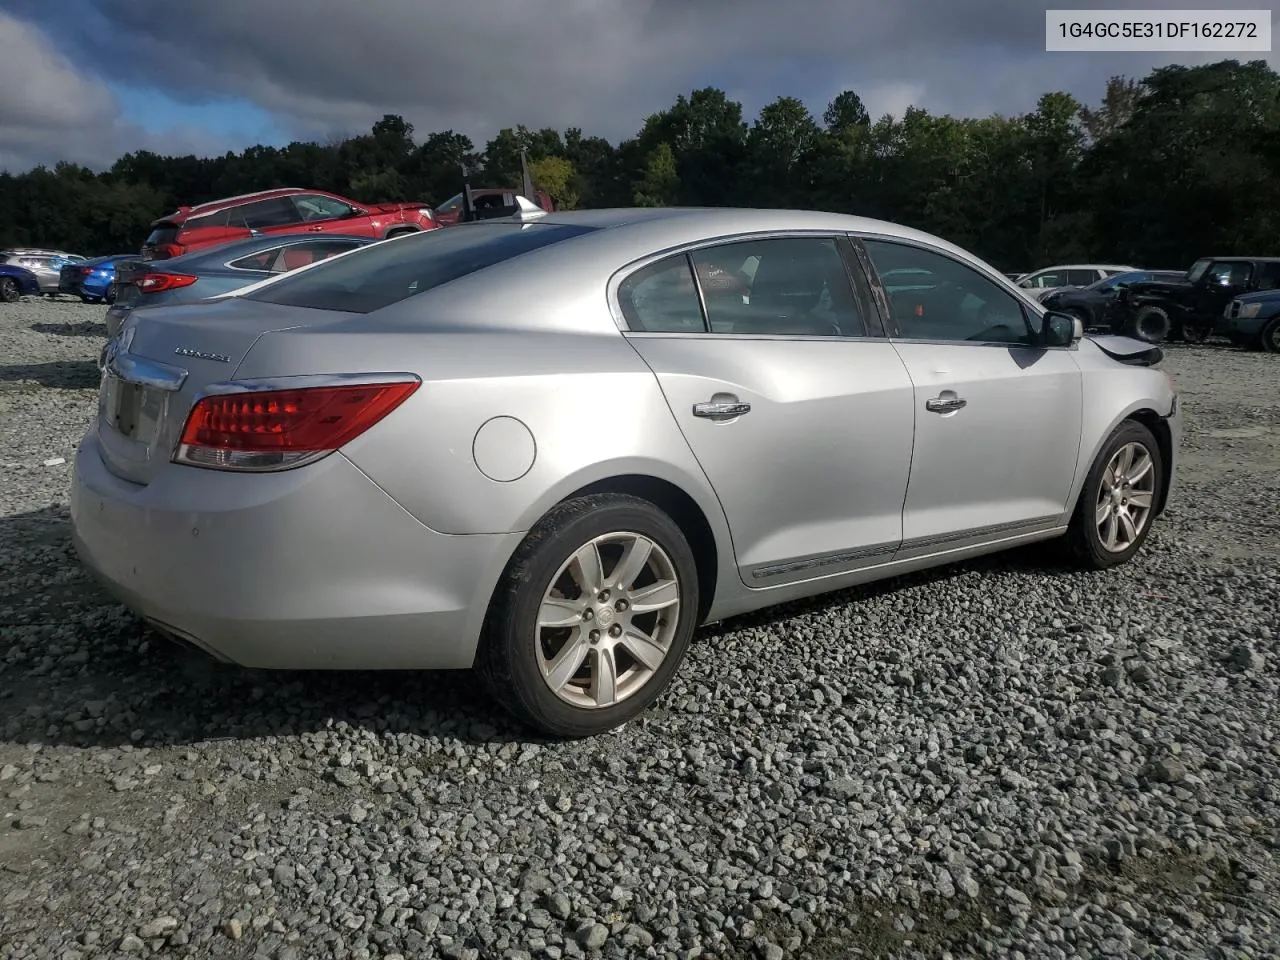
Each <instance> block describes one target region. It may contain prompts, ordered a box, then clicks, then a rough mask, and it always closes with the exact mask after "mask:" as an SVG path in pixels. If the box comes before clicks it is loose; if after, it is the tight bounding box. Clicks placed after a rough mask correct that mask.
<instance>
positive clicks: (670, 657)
mask: <svg viewBox="0 0 1280 960" xmlns="http://www.w3.org/2000/svg"><path fill="white" fill-rule="evenodd" d="M697 620H698V576H697V565H696V563H695V560H694V556H693V551H692V550H691V549H690V547H689V543H688V541H687V540H686V539H685V537H684V534H683V533H682V532H681V531H680V528H679V527H678V526H676V524H675V523H674V522H673V521H672V520H671V518H670V517H668V516H667V515H666V514H665V513H663V512H662V511H661V510H659V509H658V508H657V507H655V506H654V505H653V504H651V503H649V502H648V501H646V500H641V499H639V498H637V497H632V496H626V495H622V494H593V495H590V496H586V497H580V498H578V499H575V500H570V501H566V502H565V503H562V504H560V505H559V506H557V507H555V508H554V509H553V510H552V511H551V512H550V513H549V514H547V516H546V517H544V518H543V519H542V520H541V521H540V522H539V523H538V525H537V526H535V527H534V529H533V530H532V531H530V533H529V535H528V537H526V538H525V540H524V542H523V543H521V545H520V546H519V547H518V548H517V549H516V552H515V555H514V556H513V557H512V558H511V561H510V562H509V563H508V564H507V569H506V571H505V573H504V574H503V578H502V580H501V581H500V583H499V585H498V588H497V590H496V591H495V593H494V597H493V601H492V603H491V604H490V608H489V615H488V617H487V619H486V622H485V630H484V636H483V637H482V639H481V644H480V650H479V653H478V656H477V663H476V665H477V668H478V670H479V673H480V676H481V678H482V679H483V680H484V682H485V685H486V686H487V687H488V689H489V691H490V693H491V694H492V695H493V697H494V699H495V700H497V701H498V702H499V703H500V704H502V705H503V707H505V708H506V709H508V710H509V711H510V712H511V713H513V714H514V715H515V716H516V717H517V718H518V719H520V720H522V721H523V722H525V723H527V724H528V725H530V726H531V727H534V728H536V729H538V730H539V731H541V732H543V733H545V734H549V735H551V736H553V737H565V738H577V737H587V736H593V735H596V734H601V733H605V732H607V731H609V730H612V729H614V728H615V727H618V726H620V725H621V724H623V723H626V722H627V721H628V720H630V719H632V718H633V717H635V716H636V715H637V714H639V713H641V712H642V711H643V710H644V709H645V708H646V707H647V706H649V704H650V703H652V702H653V700H654V699H655V698H656V697H657V696H658V695H659V694H660V693H661V692H662V691H663V689H665V688H666V686H667V684H668V683H669V682H670V680H671V677H672V676H673V675H674V673H675V671H676V669H677V668H678V667H679V665H680V661H681V660H682V659H683V657H684V653H685V650H686V649H687V648H688V645H689V639H690V637H692V635H693V631H694V627H695V626H696V625H697Z"/></svg>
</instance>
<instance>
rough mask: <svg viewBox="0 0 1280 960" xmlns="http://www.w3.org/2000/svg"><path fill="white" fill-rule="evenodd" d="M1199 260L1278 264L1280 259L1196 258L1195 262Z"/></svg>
mask: <svg viewBox="0 0 1280 960" xmlns="http://www.w3.org/2000/svg"><path fill="white" fill-rule="evenodd" d="M1201 260H1218V261H1222V262H1224V263H1233V262H1234V263H1240V262H1248V263H1280V257H1196V262H1197V263H1199V262H1200V261H1201Z"/></svg>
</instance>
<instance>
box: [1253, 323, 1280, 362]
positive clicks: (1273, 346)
mask: <svg viewBox="0 0 1280 960" xmlns="http://www.w3.org/2000/svg"><path fill="white" fill-rule="evenodd" d="M1258 345H1259V346H1260V347H1262V349H1263V350H1265V351H1266V352H1267V353H1280V317H1276V318H1275V319H1274V320H1272V321H1271V322H1270V323H1268V324H1267V325H1266V326H1265V327H1263V328H1262V333H1260V334H1259V335H1258Z"/></svg>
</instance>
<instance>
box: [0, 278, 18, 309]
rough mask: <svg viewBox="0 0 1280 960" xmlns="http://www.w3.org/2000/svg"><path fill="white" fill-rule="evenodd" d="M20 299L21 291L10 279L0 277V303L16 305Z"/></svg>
mask: <svg viewBox="0 0 1280 960" xmlns="http://www.w3.org/2000/svg"><path fill="white" fill-rule="evenodd" d="M21 299H22V291H21V290H19V289H18V284H17V283H16V282H15V281H14V280H13V278H12V277H0V303H17V302H18V301H19V300H21Z"/></svg>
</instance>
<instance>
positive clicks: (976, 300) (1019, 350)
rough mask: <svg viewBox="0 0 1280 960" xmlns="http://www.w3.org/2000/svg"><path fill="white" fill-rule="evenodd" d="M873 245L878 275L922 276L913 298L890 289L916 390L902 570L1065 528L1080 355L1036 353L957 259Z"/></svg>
mask: <svg viewBox="0 0 1280 960" xmlns="http://www.w3.org/2000/svg"><path fill="white" fill-rule="evenodd" d="M865 245H866V250H867V253H868V255H869V257H870V260H871V262H872V264H873V265H874V267H875V271H876V273H878V274H880V275H885V274H889V275H890V276H891V277H892V276H902V275H903V274H902V273H898V274H893V273H891V271H905V270H906V269H908V268H910V269H911V270H913V271H915V272H916V273H915V276H914V277H913V279H912V283H911V286H910V287H902V288H897V289H895V287H894V286H893V284H892V283H889V284H886V285H885V293H886V302H887V303H888V304H889V306H890V310H891V314H892V318H891V323H892V325H893V327H894V329H893V330H892V331H890V332H891V342H892V344H893V346H894V348H895V349H896V350H897V352H898V355H899V356H900V357H901V358H902V361H903V363H904V364H905V365H906V368H907V371H908V372H909V374H910V376H911V379H912V382H913V384H914V389H915V423H916V429H915V450H914V452H913V454H912V460H911V476H910V481H909V484H908V487H907V496H906V501H905V503H904V505H903V514H902V537H903V543H902V548H901V550H900V551H899V554H898V556H899V559H905V558H907V557H912V556H923V555H927V554H930V553H937V552H942V551H945V550H948V549H954V548H958V547H963V546H966V545H969V544H973V543H978V542H982V541H985V540H994V539H1002V538H1005V537H1015V536H1017V535H1019V534H1022V533H1031V532H1034V531H1036V530H1043V529H1046V528H1049V527H1053V526H1056V525H1058V524H1060V523H1061V522H1062V520H1063V515H1064V514H1065V513H1066V511H1067V509H1068V502H1067V498H1068V496H1069V494H1070V490H1071V486H1072V482H1073V480H1074V478H1075V470H1076V461H1077V457H1078V455H1079V450H1080V435H1081V418H1082V416H1081V407H1082V400H1083V393H1082V377H1081V373H1080V368H1079V366H1078V365H1077V364H1076V362H1075V357H1074V355H1073V352H1072V350H1070V349H1068V348H1045V347H1041V346H1038V345H1037V344H1036V340H1035V337H1034V335H1033V333H1032V329H1031V326H1030V324H1029V323H1028V318H1027V315H1026V311H1025V308H1024V307H1023V305H1022V304H1021V303H1020V302H1019V301H1018V300H1017V298H1016V297H1014V296H1013V294H1011V293H1009V292H1008V291H1007V290H1005V289H1004V288H1003V287H1002V286H1000V285H999V284H997V283H996V281H995V280H993V279H991V278H989V277H986V276H984V275H983V274H982V273H980V272H979V271H978V270H976V269H974V268H973V267H971V266H969V265H967V264H964V263H962V262H961V261H960V260H958V259H956V258H954V257H953V256H951V255H950V254H948V253H945V252H942V251H940V250H936V249H931V248H927V247H923V246H920V245H917V244H914V243H904V242H900V241H896V240H895V241H889V240H875V239H868V240H866V241H865ZM922 276H927V281H925V283H924V284H923V285H922V282H921V279H920V278H921V277H922Z"/></svg>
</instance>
